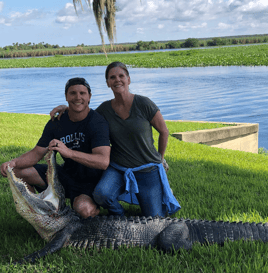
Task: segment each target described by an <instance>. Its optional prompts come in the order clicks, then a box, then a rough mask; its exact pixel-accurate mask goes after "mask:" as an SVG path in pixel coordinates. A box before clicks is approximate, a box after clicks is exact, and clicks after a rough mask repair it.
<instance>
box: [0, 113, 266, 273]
mask: <svg viewBox="0 0 268 273" xmlns="http://www.w3.org/2000/svg"><path fill="white" fill-rule="evenodd" d="M48 119H49V117H48V116H45V115H31V114H8V113H0V124H1V126H0V164H2V163H3V162H5V161H8V160H10V159H12V158H14V157H17V156H19V155H21V154H22V153H24V152H26V151H28V150H30V149H32V148H33V147H34V145H35V144H36V142H37V141H38V139H39V137H40V135H41V133H42V130H43V127H44V125H45V124H46V122H47V121H48ZM167 125H168V127H169V129H170V131H172V130H173V129H174V128H172V127H171V124H169V122H167ZM178 126H179V123H178ZM174 130H176V131H182V130H181V129H180V128H175V129H174ZM187 130H189V129H187ZM154 137H155V140H156V142H155V144H156V145H157V134H156V132H154ZM165 158H166V160H167V162H168V164H169V166H170V170H169V172H168V178H169V182H170V185H171V188H172V190H173V192H174V195H175V196H176V198H177V199H178V201H179V203H180V204H181V206H182V209H181V210H180V211H179V212H177V213H176V214H175V215H173V216H172V217H177V218H181V217H183V218H190V219H194V218H196V219H207V220H224V221H243V222H268V213H267V212H268V202H267V199H266V198H267V180H268V157H267V156H265V155H263V154H252V153H246V152H239V151H232V150H226V149H225V150H224V149H219V148H212V147H209V146H205V145H200V144H194V143H185V142H181V141H178V140H177V139H175V138H173V137H171V136H170V137H169V143H168V147H167V151H166V156H165ZM126 208H128V209H129V210H130V214H132V213H135V212H138V211H139V209H138V207H136V206H128V205H126ZM101 213H105V211H104V210H102V211H101ZM0 230H1V244H0V271H1V272H27V273H28V272H268V264H267V257H268V244H264V243H262V242H244V241H238V242H226V243H225V245H224V246H223V247H221V246H218V245H211V246H200V245H198V244H196V245H195V246H194V247H193V249H192V250H191V251H189V252H187V251H184V250H182V251H180V252H176V253H174V254H166V253H163V252H161V251H157V250H155V249H148V250H146V249H144V248H131V249H126V248H124V247H122V248H121V249H119V250H116V251H112V250H110V249H103V250H100V251H97V250H96V249H93V250H86V251H84V250H79V249H74V248H67V249H62V250H61V251H59V252H57V253H55V254H53V255H48V256H47V257H46V258H45V259H41V260H39V261H38V262H37V263H36V264H34V265H32V264H26V265H22V266H13V265H10V262H12V261H14V260H18V259H20V258H22V257H24V256H26V255H28V254H30V253H32V252H34V251H35V250H38V249H40V248H41V247H43V246H44V245H45V242H44V241H43V240H42V239H41V238H40V237H39V235H38V234H37V232H36V231H35V230H34V229H33V227H32V226H31V225H30V224H28V223H27V222H26V221H25V220H24V219H22V218H21V217H20V216H19V215H18V214H17V213H16V210H15V206H14V205H13V199H12V195H11V191H10V189H9V184H8V181H7V179H6V178H3V177H0Z"/></svg>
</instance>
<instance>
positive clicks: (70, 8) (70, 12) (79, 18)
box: [55, 3, 92, 29]
mask: <svg viewBox="0 0 268 273" xmlns="http://www.w3.org/2000/svg"><path fill="white" fill-rule="evenodd" d="M83 9H84V10H82V8H81V6H80V5H76V11H77V12H76V11H75V8H74V5H73V4H72V3H67V4H66V5H65V7H64V8H63V9H61V10H60V11H58V13H57V16H56V20H55V21H56V23H58V24H63V28H65V29H68V28H69V27H70V26H72V25H74V24H77V23H80V22H84V21H89V18H90V16H91V17H92V12H90V10H89V8H88V6H86V5H84V6H83Z"/></svg>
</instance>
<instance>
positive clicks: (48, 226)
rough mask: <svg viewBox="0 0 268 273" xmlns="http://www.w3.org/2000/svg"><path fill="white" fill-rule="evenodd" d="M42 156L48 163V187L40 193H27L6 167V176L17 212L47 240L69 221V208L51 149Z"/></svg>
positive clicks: (22, 183)
mask: <svg viewBox="0 0 268 273" xmlns="http://www.w3.org/2000/svg"><path fill="white" fill-rule="evenodd" d="M45 159H46V161H47V163H48V171H47V180H48V187H47V189H46V190H45V191H43V192H42V193H40V194H34V193H32V192H30V191H29V189H28V188H27V186H26V184H25V183H24V182H23V181H22V179H20V178H17V177H16V176H15V174H14V172H13V170H12V169H11V168H10V167H9V166H8V169H7V176H8V180H9V184H10V189H11V191H12V195H13V199H14V203H15V206H16V210H17V212H18V213H19V214H20V215H21V216H22V217H23V218H24V219H26V220H27V221H28V222H29V223H30V224H31V225H32V226H33V227H34V228H35V229H36V230H37V232H38V233H39V234H40V236H41V237H42V238H43V239H45V240H47V241H49V240H50V239H51V238H52V237H53V235H54V234H55V233H56V232H57V231H59V230H60V229H62V228H64V227H65V226H66V225H67V223H68V222H69V221H70V219H71V217H70V213H71V209H70V208H68V207H65V196H64V189H63V187H62V185H61V184H60V182H59V180H58V178H57V173H56V159H55V155H54V152H53V151H50V152H48V153H47V155H46V157H45Z"/></svg>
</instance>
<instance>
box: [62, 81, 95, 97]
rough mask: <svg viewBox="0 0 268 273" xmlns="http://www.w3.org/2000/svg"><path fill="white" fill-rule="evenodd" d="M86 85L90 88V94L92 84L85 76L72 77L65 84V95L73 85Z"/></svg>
mask: <svg viewBox="0 0 268 273" xmlns="http://www.w3.org/2000/svg"><path fill="white" fill-rule="evenodd" d="M79 84H80V85H84V86H85V87H86V88H87V90H88V93H89V94H90V93H91V89H90V86H89V84H88V82H87V80H85V79H84V78H78V77H77V78H72V79H69V80H68V81H67V83H66V85H65V95H66V94H67V91H68V89H69V87H71V86H73V85H79Z"/></svg>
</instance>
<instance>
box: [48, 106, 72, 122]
mask: <svg viewBox="0 0 268 273" xmlns="http://www.w3.org/2000/svg"><path fill="white" fill-rule="evenodd" d="M67 109H68V106H66V105H59V106H57V107H55V108H54V109H53V110H52V111H51V112H50V113H49V115H50V117H51V119H52V120H54V118H55V117H57V118H58V120H60V117H61V116H62V114H63V113H64V112H65V111H66V110H67ZM57 113H58V115H56V114H57Z"/></svg>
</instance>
